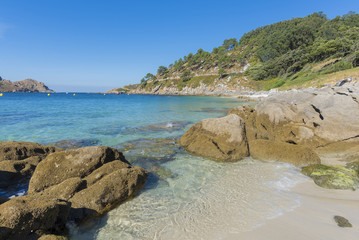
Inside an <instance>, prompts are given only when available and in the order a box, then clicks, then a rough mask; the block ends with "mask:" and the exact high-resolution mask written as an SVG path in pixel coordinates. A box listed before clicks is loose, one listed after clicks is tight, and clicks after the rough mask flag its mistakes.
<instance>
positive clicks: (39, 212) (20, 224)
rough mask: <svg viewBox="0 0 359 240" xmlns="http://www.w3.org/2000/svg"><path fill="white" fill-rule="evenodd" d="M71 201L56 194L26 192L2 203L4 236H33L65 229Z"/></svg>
mask: <svg viewBox="0 0 359 240" xmlns="http://www.w3.org/2000/svg"><path fill="white" fill-rule="evenodd" d="M69 211H70V203H68V202H66V201H63V200H57V199H53V198H38V197H37V196H24V197H16V198H13V199H11V200H9V201H7V202H5V203H3V204H1V205H0V239H31V237H30V236H31V235H39V236H40V235H41V234H42V233H44V232H49V231H51V232H59V233H61V232H63V231H64V230H65V224H66V222H67V218H68V214H69Z"/></svg>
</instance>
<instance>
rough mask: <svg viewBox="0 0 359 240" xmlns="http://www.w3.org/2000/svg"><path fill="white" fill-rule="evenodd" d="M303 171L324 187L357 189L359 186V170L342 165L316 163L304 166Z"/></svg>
mask: <svg viewBox="0 0 359 240" xmlns="http://www.w3.org/2000/svg"><path fill="white" fill-rule="evenodd" d="M302 173H303V174H305V175H307V176H309V177H311V178H312V179H313V180H314V182H315V183H316V184H317V185H319V186H321V187H324V188H329V189H352V190H355V189H357V188H358V187H359V176H358V174H357V172H356V171H354V170H353V169H350V168H345V167H342V166H326V165H322V164H314V165H310V166H307V167H304V168H302Z"/></svg>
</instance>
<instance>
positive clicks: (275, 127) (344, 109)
mask: <svg viewBox="0 0 359 240" xmlns="http://www.w3.org/2000/svg"><path fill="white" fill-rule="evenodd" d="M358 99H359V88H358V87H356V86H348V87H346V88H344V87H335V88H323V89H306V90H301V91H298V90H291V91H287V92H279V93H277V94H274V95H270V96H269V97H267V98H264V99H262V100H261V101H259V102H258V104H257V105H256V106H255V107H254V108H253V107H250V106H244V107H243V106H241V107H238V108H235V109H232V110H231V111H230V112H229V114H237V115H238V116H240V117H242V118H243V120H244V121H245V123H246V130H247V133H248V134H247V138H248V139H249V140H253V139H267V140H274V141H281V142H292V143H296V144H300V145H307V146H308V147H311V148H313V147H319V146H323V145H327V144H329V143H334V142H340V141H348V140H357V141H358V140H359V137H358V136H359V122H358V121H357V119H358V118H359V101H358Z"/></svg>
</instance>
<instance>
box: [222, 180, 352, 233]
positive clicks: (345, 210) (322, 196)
mask: <svg viewBox="0 0 359 240" xmlns="http://www.w3.org/2000/svg"><path fill="white" fill-rule="evenodd" d="M293 192H295V193H298V194H300V196H301V203H302V205H301V206H300V207H298V208H296V209H294V210H293V211H291V212H287V213H285V214H283V215H282V216H279V217H277V218H275V219H272V220H268V221H267V222H266V223H265V224H264V225H262V226H260V227H258V228H256V229H254V230H252V231H249V232H242V233H238V234H231V235H228V236H227V238H225V239H226V240H232V239H241V240H242V239H244V240H245V239H255V240H261V239H266V240H267V239H273V240H277V239H278V240H281V239H286V240H287V239H288V240H296V239H298V240H299V239H301V240H303V239H315V240H320V239H323V240H329V239H336V240H351V239H353V240H354V239H359V191H350V190H330V189H324V188H321V187H319V186H317V185H315V184H314V183H313V182H312V180H308V181H307V182H304V183H301V184H298V185H297V186H296V187H295V188H294V189H293ZM335 215H339V216H343V217H345V218H347V219H348V220H349V221H350V223H351V224H352V225H353V227H352V228H341V227H338V226H337V224H336V222H335V221H334V219H333V217H334V216H335Z"/></svg>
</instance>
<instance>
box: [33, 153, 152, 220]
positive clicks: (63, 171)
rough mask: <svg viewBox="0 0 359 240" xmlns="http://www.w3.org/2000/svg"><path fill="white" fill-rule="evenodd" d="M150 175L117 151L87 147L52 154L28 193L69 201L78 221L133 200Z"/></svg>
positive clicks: (36, 173)
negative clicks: (131, 198) (133, 165)
mask: <svg viewBox="0 0 359 240" xmlns="http://www.w3.org/2000/svg"><path fill="white" fill-rule="evenodd" d="M147 176H148V174H147V172H146V171H145V170H144V169H142V168H139V167H131V165H130V164H129V163H128V162H127V161H126V159H125V158H124V156H123V155H122V153H120V152H118V151H117V150H116V149H113V148H109V147H104V146H95V147H85V148H79V149H72V150H66V151H62V152H56V153H53V154H50V155H49V156H48V157H47V158H46V159H45V160H43V161H42V162H41V163H40V164H39V165H38V166H37V168H36V170H35V172H34V174H33V176H32V178H31V180H30V184H29V191H28V192H29V193H30V194H39V195H41V196H44V197H54V198H55V197H56V198H58V199H62V200H66V201H69V202H70V203H71V204H72V205H71V211H70V216H69V219H71V220H74V221H78V222H79V221H82V220H83V219H86V218H89V217H93V216H96V215H99V214H102V213H104V212H106V211H108V210H110V209H111V208H113V207H115V206H117V205H118V204H119V203H121V202H123V201H125V200H126V199H128V198H130V197H132V196H133V194H134V193H135V192H136V191H137V190H138V189H140V188H141V187H142V186H143V184H144V183H145V181H146V179H147Z"/></svg>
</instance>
